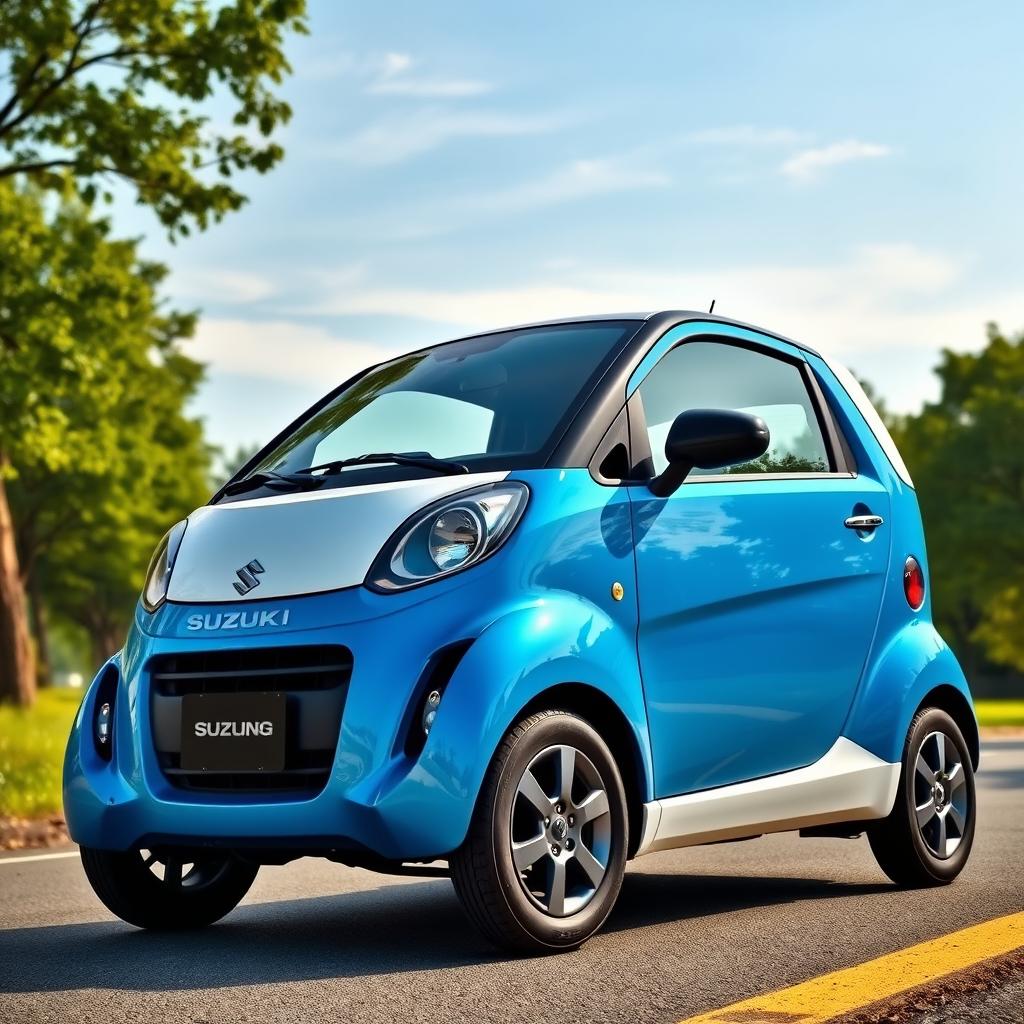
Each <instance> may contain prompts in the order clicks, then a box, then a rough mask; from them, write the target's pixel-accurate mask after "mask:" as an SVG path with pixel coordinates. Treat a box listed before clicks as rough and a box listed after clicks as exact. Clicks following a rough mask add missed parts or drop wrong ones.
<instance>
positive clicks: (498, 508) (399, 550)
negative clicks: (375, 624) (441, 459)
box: [366, 483, 529, 592]
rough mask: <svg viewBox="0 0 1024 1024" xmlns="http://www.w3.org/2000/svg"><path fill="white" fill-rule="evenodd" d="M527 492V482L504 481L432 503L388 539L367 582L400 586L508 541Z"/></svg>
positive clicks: (446, 571)
mask: <svg viewBox="0 0 1024 1024" xmlns="http://www.w3.org/2000/svg"><path fill="white" fill-rule="evenodd" d="M528 495H529V491H528V490H527V488H526V485H525V484H520V483H504V484H495V485H492V486H488V487H478V488H475V489H474V490H472V491H464V492H463V493H461V494H456V495H451V496H449V497H447V498H444V499H443V500H441V501H438V502H435V503H434V504H433V505H428V506H427V507H426V508H424V509H421V510H420V511H419V512H418V513H417V514H416V515H415V516H413V517H412V518H411V519H409V520H407V521H406V522H405V523H404V524H403V525H402V527H401V528H400V529H399V530H398V531H397V533H395V534H394V536H393V537H392V538H391V539H390V540H389V541H388V542H387V544H385V545H384V548H383V550H382V551H381V553H380V554H379V555H378V556H377V558H376V560H375V561H374V563H373V565H372V566H371V567H370V572H369V573H368V574H367V577H366V583H367V586H369V587H371V588H372V589H374V590H380V591H388V592H391V591H394V590H402V589H405V588H406V587H415V586H418V585H419V584H421V583H428V582H430V581H431V580H435V579H439V578H440V577H442V576H448V575H450V574H451V573H454V572H458V571H459V570H461V569H465V568H467V567H468V566H470V565H475V564H476V563H477V562H479V561H481V560H482V559H484V558H486V557H488V556H489V555H491V554H493V553H494V552H495V551H497V549H498V548H499V547H500V546H501V545H502V544H503V543H504V542H505V540H506V539H507V538H508V536H509V534H511V532H512V530H513V529H514V527H515V525H516V523H517V522H518V521H519V519H520V517H521V516H522V514H523V510H524V509H525V507H526V499H527V496H528Z"/></svg>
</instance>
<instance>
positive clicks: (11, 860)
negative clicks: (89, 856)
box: [0, 850, 78, 867]
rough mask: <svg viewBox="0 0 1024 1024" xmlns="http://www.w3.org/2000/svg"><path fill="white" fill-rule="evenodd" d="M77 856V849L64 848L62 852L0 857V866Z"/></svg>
mask: <svg viewBox="0 0 1024 1024" xmlns="http://www.w3.org/2000/svg"><path fill="white" fill-rule="evenodd" d="M77 856H78V851H77V850H66V851H65V852H63V853H30V854H29V855H28V856H27V857H0V867H3V865H4V864H28V863H29V862H30V861H34V860H63V859H64V858H65V857H77Z"/></svg>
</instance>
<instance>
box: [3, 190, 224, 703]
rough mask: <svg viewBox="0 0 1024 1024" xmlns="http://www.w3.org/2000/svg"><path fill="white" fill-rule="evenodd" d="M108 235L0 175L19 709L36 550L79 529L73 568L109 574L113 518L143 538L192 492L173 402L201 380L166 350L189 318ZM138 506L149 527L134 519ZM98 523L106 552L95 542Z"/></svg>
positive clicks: (27, 667)
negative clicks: (101, 567) (169, 304)
mask: <svg viewBox="0 0 1024 1024" xmlns="http://www.w3.org/2000/svg"><path fill="white" fill-rule="evenodd" d="M108 232H109V228H108V225H107V224H106V223H105V222H103V221H94V220H92V219H91V218H90V217H89V215H88V211H87V210H85V209H84V208H83V207H82V206H81V204H77V203H71V204H69V205H66V206H64V207H62V208H61V209H60V210H59V211H58V212H57V213H56V214H55V215H54V216H52V217H50V218H47V216H46V215H45V212H44V204H43V203H42V201H41V199H40V197H39V196H38V195H37V194H35V193H34V192H23V191H18V190H16V189H14V188H12V187H11V186H10V185H8V184H0V297H2V298H0V467H2V475H0V637H2V638H3V642H0V696H2V697H4V698H6V699H14V700H17V701H19V702H21V703H27V702H29V701H30V700H31V699H32V696H33V684H34V673H33V667H32V651H31V646H30V644H29V641H28V623H27V619H26V608H25V599H24V585H25V584H26V583H28V584H29V592H30V593H32V592H33V586H32V585H33V583H36V582H38V580H39V579H40V577H39V575H37V573H38V572H42V571H43V568H44V565H43V560H44V559H45V557H46V556H47V554H48V552H50V551H51V550H52V549H54V548H56V549H58V550H61V549H63V550H65V551H68V553H69V557H70V555H71V552H70V551H69V545H71V544H72V542H73V539H74V538H76V537H77V538H79V541H81V540H82V539H83V538H85V537H91V538H92V539H93V540H95V541H96V548H95V549H93V550H92V551H91V552H90V551H87V550H86V549H87V548H88V544H82V543H80V550H77V551H74V557H76V558H78V559H79V560H80V566H81V571H83V572H84V571H85V567H86V566H89V565H91V564H92V563H91V561H90V559H92V557H93V555H94V554H95V556H96V558H99V557H102V556H103V555H105V556H107V557H109V558H110V562H111V565H110V570H111V571H112V572H114V573H118V572H119V573H121V574H123V573H124V572H125V566H124V557H125V551H126V547H127V546H128V541H129V538H130V537H131V530H130V529H129V525H130V524H131V523H134V524H136V529H141V530H142V532H143V533H145V534H146V541H145V543H147V544H148V545H149V546H152V543H153V541H154V539H155V538H154V536H153V534H154V533H155V534H157V536H158V535H159V530H160V529H161V528H166V525H167V522H166V518H165V517H166V516H167V514H168V512H170V513H171V514H177V512H178V511H179V510H180V509H181V507H182V506H183V505H185V504H187V503H189V502H191V503H192V504H195V501H194V499H195V496H196V495H197V494H201V493H202V489H203V487H204V486H205V473H206V468H207V460H206V450H205V448H204V447H203V446H202V442H201V431H200V428H199V426H198V425H197V424H195V423H192V422H190V421H188V420H187V419H186V418H185V417H184V414H183V413H182V411H181V410H182V406H183V404H184V402H185V400H186V399H187V397H188V396H189V395H190V394H191V392H192V390H194V388H195V386H196V384H197V383H198V380H199V376H200V373H201V370H200V368H199V367H198V366H197V364H195V363H193V362H191V361H190V360H188V359H187V358H185V357H184V356H183V355H182V354H181V353H180V351H179V347H178V345H179V339H181V338H183V337H187V336H188V335H189V334H191V332H192V330H193V327H194V318H193V317H192V316H186V315H182V314H179V313H175V312H168V311H165V310H164V309H163V308H162V307H161V305H160V302H159V298H158V288H159V285H160V282H161V281H162V279H163V276H164V274H165V272H166V271H165V269H164V268H163V267H162V266H160V265H158V264H152V263H146V262H142V261H140V260H139V259H138V257H137V253H136V247H135V244H134V243H133V242H124V241H112V240H111V239H110V238H109V236H108ZM174 451H177V452H178V453H179V454H180V456H181V464H180V466H176V467H175V469H174V470H173V471H172V470H171V468H170V467H169V465H168V463H169V461H170V458H171V452H174ZM147 483H148V484H149V485H150V488H151V494H150V496H149V497H148V500H147V494H146V491H145V489H144V484H147ZM178 494H181V497H180V498H178V499H177V500H176V499H175V498H174V497H172V496H169V495H178ZM108 506H116V507H109V508H108ZM12 508H13V514H12ZM146 515H149V516H150V517H151V519H152V520H153V521H154V522H155V521H157V520H159V527H153V526H142V527H139V526H138V524H139V523H143V524H144V523H145V522H146V520H145V517H146ZM114 517H120V518H119V519H116V525H117V526H119V527H120V528H122V529H123V531H124V532H123V536H122V538H121V541H120V545H121V546H120V547H118V541H117V539H116V538H115V537H113V536H111V537H110V538H107V539H102V538H103V529H104V528H105V527H110V532H111V534H113V533H114V532H115V531H114V528H113V527H112V526H111V523H112V522H114V521H115V519H114ZM133 517H134V518H133ZM15 536H17V541H18V543H17V544H15ZM104 543H105V544H106V547H103V544H104ZM139 543H142V542H141V541H139ZM136 546H137V545H136ZM19 549H20V550H19ZM72 550H73V549H72ZM132 550H134V549H132ZM101 553H102V554H101ZM142 560H143V561H145V558H144V556H143V559H142ZM45 565H46V567H47V568H48V571H49V572H50V573H56V572H57V571H58V563H57V561H55V560H54V559H52V558H51V559H49V560H48V561H46V563H45ZM93 568H94V569H95V568H96V566H95V565H93ZM96 571H97V572H98V569H97V570H96ZM97 579H99V576H97ZM122 579H123V575H122ZM36 593H37V594H38V591H36ZM94 597H95V601H94V602H93V607H94V608H95V610H96V611H100V610H102V609H103V608H105V607H106V605H105V602H104V600H102V599H101V597H100V595H99V594H98V593H97V594H94ZM80 621H83V622H84V623H85V620H84V619H82V620H80ZM85 624H88V623H85ZM38 626H39V621H38V615H37V627H38Z"/></svg>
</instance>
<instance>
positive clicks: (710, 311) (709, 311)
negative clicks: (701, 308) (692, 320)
mask: <svg viewBox="0 0 1024 1024" xmlns="http://www.w3.org/2000/svg"><path fill="white" fill-rule="evenodd" d="M714 311H715V300H714V299H712V300H711V308H710V309H709V310H708V313H714Z"/></svg>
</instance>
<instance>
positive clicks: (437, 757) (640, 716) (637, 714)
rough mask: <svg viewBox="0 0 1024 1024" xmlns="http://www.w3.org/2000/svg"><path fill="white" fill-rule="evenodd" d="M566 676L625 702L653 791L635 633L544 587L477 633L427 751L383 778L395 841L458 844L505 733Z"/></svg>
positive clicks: (383, 806)
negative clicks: (390, 781)
mask: <svg viewBox="0 0 1024 1024" xmlns="http://www.w3.org/2000/svg"><path fill="white" fill-rule="evenodd" d="M563 683H583V684H585V685H587V686H590V687H593V688H594V689H596V690H599V691H600V692H601V693H602V694H604V695H605V696H607V697H608V698H609V699H610V700H612V701H613V702H614V703H615V704H616V705H617V707H618V708H619V709H620V710H621V711H622V713H623V715H624V716H625V718H626V719H627V721H628V722H629V726H630V729H631V731H632V734H633V737H634V739H635V742H636V746H637V749H638V751H639V752H640V759H641V763H642V767H643V775H644V779H643V788H644V799H651V781H650V780H651V779H652V778H653V772H652V766H651V748H650V740H649V738H648V733H647V716H646V711H645V708H644V700H643V690H642V686H641V681H640V676H639V672H638V668H637V660H636V641H635V636H634V635H633V634H632V633H631V632H629V630H627V629H625V628H623V626H622V625H620V624H618V623H616V622H615V621H614V620H613V619H612V618H610V617H609V616H608V615H607V614H606V613H604V612H603V611H602V610H601V609H600V608H599V607H597V606H596V605H594V604H591V603H589V602H587V601H584V600H581V599H580V598H579V597H578V596H575V595H570V594H565V595H557V594H556V595H554V596H545V597H544V598H543V599H541V600H538V601H536V602H535V603H532V604H529V605H526V606H522V607H518V608H516V609H514V610H512V611H510V612H507V613H506V614H505V615H503V616H501V617H500V618H498V619H497V620H496V621H494V622H493V623H492V624H490V625H489V626H488V627H487V628H486V629H485V630H484V631H483V632H482V633H481V634H480V635H479V637H478V638H477V640H476V641H475V642H474V643H473V645H472V647H471V648H470V649H469V651H468V652H467V653H466V655H465V657H464V658H463V659H462V661H461V662H460V664H459V667H458V669H457V670H456V671H455V673H454V675H453V676H452V678H451V680H450V682H449V684H448V686H447V688H446V690H445V693H444V696H443V698H442V701H441V705H440V708H439V710H438V715H437V718H436V720H435V722H434V725H433V727H432V728H431V731H430V735H429V736H428V737H427V742H426V745H425V746H424V749H423V752H422V754H421V755H420V758H419V760H418V761H417V763H416V764H415V765H414V766H413V767H412V768H411V769H410V770H408V771H407V772H406V773H404V774H402V775H401V777H400V778H396V779H395V784H394V787H393V788H390V789H389V787H388V786H387V784H385V786H383V787H382V788H381V791H380V793H379V808H378V809H379V811H380V812H381V820H382V823H387V822H395V823H396V825H397V824H399V823H400V828H401V837H400V842H399V837H398V836H397V835H395V836H394V839H395V845H396V847H397V846H398V845H401V846H402V847H403V848H404V849H405V850H409V849H411V848H415V849H417V850H419V851H420V852H421V853H422V854H423V855H428V854H441V853H447V852H449V851H450V850H453V849H455V848H456V847H458V846H459V845H460V844H461V843H462V841H463V839H464V838H465V836H466V833H467V831H468V829H469V823H470V819H471V817H472V813H473V809H474V807H475V804H476V800H477V796H478V795H479V792H480V788H481V785H482V783H483V780H484V777H485V775H486V773H487V769H488V766H489V765H490V762H491V759H492V757H493V755H494V752H495V750H496V749H497V747H498V745H499V743H500V742H501V740H502V737H503V736H504V735H505V733H506V732H507V731H508V729H509V727H510V726H511V725H512V724H513V723H514V722H515V721H516V719H517V718H518V716H519V714H520V712H521V711H522V710H523V708H525V707H526V706H527V705H528V704H530V703H531V702H533V701H534V700H535V699H536V698H538V697H539V696H540V695H541V694H543V693H544V692H545V691H546V690H549V689H551V688H552V687H555V686H558V685H560V684H563ZM396 774H397V773H396ZM427 794H429V801H430V809H429V813H424V798H425V796H426V795H427ZM417 832H419V833H420V834H419V835H416V833H417ZM406 856H407V857H408V856H409V854H406Z"/></svg>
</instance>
